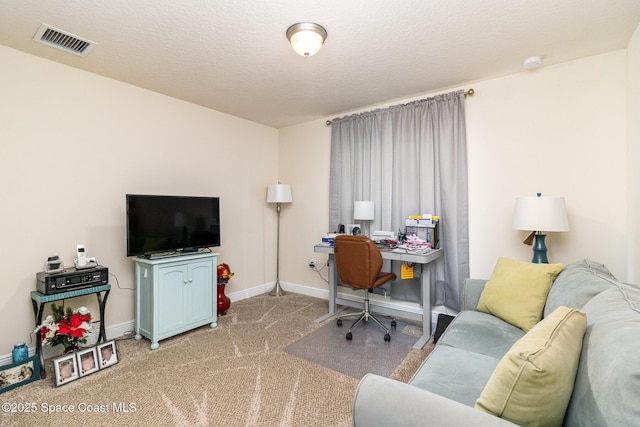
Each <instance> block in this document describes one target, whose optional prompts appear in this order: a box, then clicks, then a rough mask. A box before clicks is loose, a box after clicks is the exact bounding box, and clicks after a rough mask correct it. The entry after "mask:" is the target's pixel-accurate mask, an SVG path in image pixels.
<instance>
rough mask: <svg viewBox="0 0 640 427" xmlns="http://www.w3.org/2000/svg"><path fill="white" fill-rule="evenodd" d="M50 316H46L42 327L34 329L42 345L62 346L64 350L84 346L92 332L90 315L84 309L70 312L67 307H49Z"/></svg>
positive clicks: (69, 308)
mask: <svg viewBox="0 0 640 427" xmlns="http://www.w3.org/2000/svg"><path fill="white" fill-rule="evenodd" d="M51 310H52V314H50V315H48V316H47V318H46V319H44V321H43V322H42V325H40V326H39V327H38V329H36V331H38V330H39V331H40V339H41V340H42V342H43V343H44V344H48V345H50V346H52V347H53V346H56V345H59V344H62V345H63V346H64V348H65V349H69V348H74V347H77V346H78V344H85V343H86V342H87V337H88V336H89V335H90V334H91V333H92V332H93V326H92V325H91V323H90V322H91V313H90V312H89V310H87V308H86V307H80V308H77V309H75V310H72V309H71V307H67V310H66V312H65V310H64V307H62V306H61V305H60V306H56V305H55V304H52V305H51Z"/></svg>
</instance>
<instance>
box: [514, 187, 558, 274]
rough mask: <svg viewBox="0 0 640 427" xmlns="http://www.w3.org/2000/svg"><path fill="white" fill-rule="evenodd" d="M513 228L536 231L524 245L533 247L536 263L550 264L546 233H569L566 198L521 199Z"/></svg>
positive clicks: (515, 213)
mask: <svg viewBox="0 0 640 427" xmlns="http://www.w3.org/2000/svg"><path fill="white" fill-rule="evenodd" d="M513 228H514V229H516V230H529V231H531V230H534V231H533V232H532V233H531V234H530V235H529V237H527V238H526V239H525V241H524V242H523V243H524V244H527V245H531V244H532V243H533V239H534V238H535V243H534V245H533V259H532V260H531V262H534V263H545V264H548V263H549V259H548V258H547V246H546V245H545V243H544V238H545V237H546V234H544V232H545V231H569V219H568V218H567V208H566V206H565V202H564V197H542V194H541V193H538V194H537V197H519V198H517V199H516V208H515V211H514V215H513Z"/></svg>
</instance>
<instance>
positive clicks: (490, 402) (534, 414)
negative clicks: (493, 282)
mask: <svg viewBox="0 0 640 427" xmlns="http://www.w3.org/2000/svg"><path fill="white" fill-rule="evenodd" d="M586 329H587V317H586V315H585V314H584V313H583V312H581V311H579V310H577V309H575V308H567V307H559V308H558V309H556V310H555V311H554V312H553V313H551V314H550V315H549V316H547V317H546V318H544V319H543V320H542V321H541V322H540V323H538V324H537V325H536V326H534V327H533V329H531V330H530V331H529V332H528V333H527V334H526V335H525V336H523V337H522V338H520V339H519V340H518V341H516V343H515V344H514V345H513V346H512V347H511V349H510V350H509V351H508V352H507V354H506V355H505V356H504V357H503V358H502V360H500V363H498V366H496V369H495V370H494V371H493V374H492V375H491V377H490V378H489V381H488V382H487V384H486V385H485V387H484V390H483V391H482V393H481V394H480V397H479V398H478V400H476V405H475V407H476V409H479V410H481V411H484V412H488V413H489V414H492V415H495V416H498V417H500V418H504V419H506V420H509V421H511V422H514V423H516V424H520V425H523V426H545V427H550V426H560V425H562V422H563V419H564V414H565V412H566V410H567V405H568V404H569V399H570V398H571V393H572V392H573V383H574V381H575V377H576V371H577V369H578V362H579V361H580V352H581V350H582V338H583V336H584V333H585V330H586Z"/></svg>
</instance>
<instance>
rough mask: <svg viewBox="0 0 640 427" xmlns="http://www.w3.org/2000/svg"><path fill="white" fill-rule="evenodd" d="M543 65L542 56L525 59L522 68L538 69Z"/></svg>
mask: <svg viewBox="0 0 640 427" xmlns="http://www.w3.org/2000/svg"><path fill="white" fill-rule="evenodd" d="M541 64H542V56H540V55H533V56H528V57H526V58H524V61H522V66H523V67H524V68H536V67H539V66H540V65H541Z"/></svg>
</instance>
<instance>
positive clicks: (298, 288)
mask: <svg viewBox="0 0 640 427" xmlns="http://www.w3.org/2000/svg"><path fill="white" fill-rule="evenodd" d="M280 285H281V286H282V288H283V289H284V290H285V291H286V292H293V293H296V294H302V295H307V296H310V297H315V298H320V299H326V300H328V299H329V289H319V288H314V287H311V286H304V285H298V284H295V283H289V282H280ZM274 286H275V281H274V282H270V283H265V284H263V285H258V286H254V287H253V288H249V289H244V290H241V291H237V292H230V293H227V294H226V295H227V296H228V297H229V299H230V300H231V302H234V301H242V300H244V299H247V298H251V297H255V296H258V295H262V294H264V293H267V292H269V291H271V289H273V287H274ZM338 295H339V296H340V297H341V298H344V299H347V300H349V301H353V302H354V304H358V300H359V299H360V298H359V296H356V295H355V294H353V295H349V294H348V293H344V292H340V290H339V291H338ZM371 299H372V303H373V300H374V299H375V304H373V305H377V306H378V307H380V308H381V309H382V311H385V309H387V310H389V311H391V312H393V313H395V312H396V311H405V310H407V312H408V313H409V315H408V316H407V318H409V319H412V320H413V319H414V318H415V315H414V316H412V315H411V313H419V312H421V311H422V309H421V307H420V305H419V304H417V303H412V302H404V301H398V300H391V299H390V298H389V297H383V296H381V295H375V294H374V295H372V296H371ZM448 311H450V310H448V309H447V308H446V307H434V308H433V311H432V313H431V323H432V324H433V325H435V323H436V321H437V320H438V314H440V313H447V312H448ZM448 314H451V313H448ZM135 328H136V321H135V319H131V320H128V321H126V322H122V323H119V324H117V325H111V326H107V327H106V328H105V332H106V334H107V339H108V340H110V339H114V338H118V337H122V336H124V335H127V334H131V333H133V332H134V331H135ZM96 339H97V337H94V338H93V340H94V341H93V342H91V339H89V341H88V342H89V344H93V343H95V340H96ZM35 352H36V347H35V343H31V344H30V345H29V356H33V355H34V354H35ZM58 353H59V349H53V348H50V347H46V346H45V347H44V356H45V358H49V357H53V356H55V355H56V354H58ZM12 361H13V359H12V357H11V353H8V354H3V355H0V366H4V365H8V364H11V363H12Z"/></svg>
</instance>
